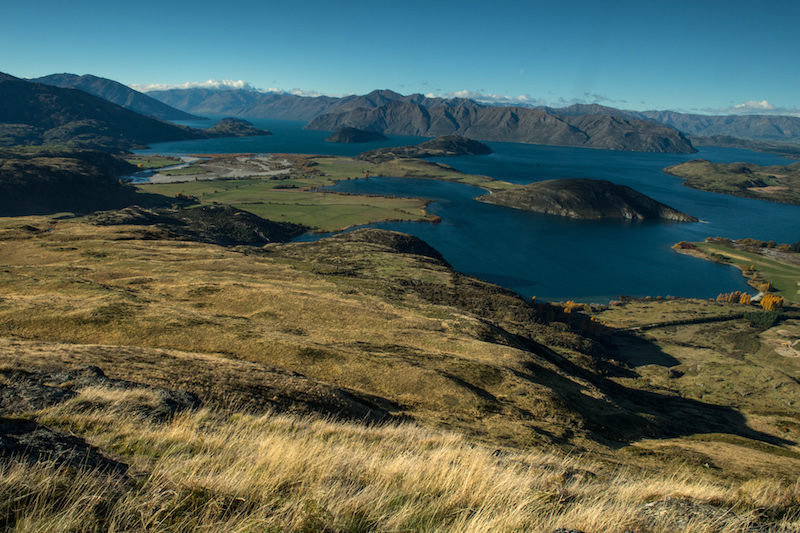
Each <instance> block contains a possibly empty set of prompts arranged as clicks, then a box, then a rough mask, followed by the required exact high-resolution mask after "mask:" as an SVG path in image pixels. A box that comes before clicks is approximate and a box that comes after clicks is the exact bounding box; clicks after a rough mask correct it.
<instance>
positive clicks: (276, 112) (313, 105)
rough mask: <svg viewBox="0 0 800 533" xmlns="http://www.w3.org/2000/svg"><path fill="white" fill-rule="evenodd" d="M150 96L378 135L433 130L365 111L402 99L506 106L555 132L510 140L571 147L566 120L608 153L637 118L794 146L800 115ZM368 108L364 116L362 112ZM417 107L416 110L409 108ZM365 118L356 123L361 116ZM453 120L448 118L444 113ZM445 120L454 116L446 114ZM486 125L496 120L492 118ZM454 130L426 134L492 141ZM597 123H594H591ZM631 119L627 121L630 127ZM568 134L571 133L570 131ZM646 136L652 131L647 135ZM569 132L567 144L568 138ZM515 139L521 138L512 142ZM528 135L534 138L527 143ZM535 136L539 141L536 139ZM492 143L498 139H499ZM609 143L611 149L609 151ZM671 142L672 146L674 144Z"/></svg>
mask: <svg viewBox="0 0 800 533" xmlns="http://www.w3.org/2000/svg"><path fill="white" fill-rule="evenodd" d="M147 94H148V95H149V96H152V97H153V98H155V99H157V100H160V101H162V102H164V103H167V104H169V105H171V106H173V107H176V108H178V109H181V110H184V111H187V112H189V113H195V114H208V115H233V116H241V117H249V118H271V119H282V120H298V121H305V122H308V121H312V120H313V119H317V118H318V117H320V118H319V119H318V121H317V122H316V123H315V124H312V125H309V128H314V129H317V128H323V129H331V130H332V129H336V128H335V127H333V125H334V124H344V122H347V121H348V120H350V121H351V123H349V124H346V125H347V126H348V127H357V128H362V129H369V128H368V127H366V126H367V124H368V123H370V122H371V123H372V124H371V127H372V128H373V129H375V131H379V132H381V133H393V131H406V132H410V131H418V132H422V131H427V130H428V129H429V128H428V127H424V128H423V127H420V125H419V124H417V125H416V126H415V125H413V124H402V120H401V118H402V117H398V116H394V117H386V118H384V117H377V114H372V115H370V114H369V113H368V112H367V111H365V110H369V109H376V108H381V107H383V106H386V105H388V104H393V103H395V102H403V103H407V104H415V105H417V106H419V107H421V108H425V109H428V108H438V107H444V108H449V109H455V108H464V109H481V108H489V109H508V110H512V111H510V113H509V114H505V113H503V112H501V111H494V112H492V114H491V117H494V119H495V120H498V119H502V118H508V119H509V120H512V121H513V120H519V119H520V117H524V118H523V120H528V121H529V122H530V123H531V124H530V125H529V127H534V125H535V126H536V127H541V126H546V125H548V124H549V125H551V126H554V127H555V128H556V131H553V132H550V133H542V132H538V133H537V134H536V135H533V136H531V135H529V134H526V133H525V129H526V128H527V127H528V126H526V125H522V126H513V125H509V124H498V126H499V127H501V128H506V129H508V128H509V127H510V129H512V130H514V133H513V135H510V137H507V138H504V140H509V141H510V142H542V141H541V139H542V138H543V139H545V140H546V139H548V138H549V139H552V140H553V141H554V142H555V143H557V144H560V143H562V142H572V141H570V139H569V137H570V136H571V134H570V133H569V132H565V131H564V130H563V125H562V123H566V124H567V125H569V126H574V127H576V128H578V129H579V130H581V131H583V132H584V133H585V134H587V135H589V136H590V137H593V140H592V141H591V142H588V144H587V141H586V140H585V139H584V140H583V141H580V137H581V135H580V133H579V132H572V133H573V134H576V135H577V136H576V137H574V138H573V141H575V140H578V144H577V145H578V146H596V147H600V148H610V149H635V148H619V147H618V148H615V147H614V146H615V145H616V146H625V145H626V144H627V142H622V141H619V140H617V139H616V138H615V137H614V135H615V134H621V135H623V136H624V135H625V134H626V133H633V134H635V135H636V134H638V131H639V125H638V124H636V123H635V122H634V121H647V122H651V123H654V124H659V125H663V126H667V127H669V128H671V129H674V130H677V131H679V132H681V133H683V134H684V135H687V136H703V137H711V136H729V137H736V138H739V139H745V140H754V141H770V142H789V143H800V117H788V116H778V115H719V116H708V115H696V114H687V113H678V112H675V111H625V110H621V109H615V108H612V107H606V106H601V105H597V104H591V105H583V104H578V105H573V106H569V107H565V108H551V107H538V108H533V109H528V108H521V107H512V106H489V105H487V104H483V103H479V102H475V101H472V100H466V99H452V100H447V99H442V98H430V97H426V96H423V95H421V94H414V95H409V96H403V95H400V94H397V93H395V92H392V91H388V90H383V91H373V92H371V93H369V94H367V95H364V96H346V97H343V98H333V97H329V96H320V97H302V96H295V95H289V94H275V93H259V92H255V91H246V90H235V91H230V90H223V91H221V90H208V89H172V90H169V91H152V92H148V93H147ZM358 109H362V111H357V110H358ZM399 109H400V108H398V107H395V108H391V109H387V110H386V112H387V113H388V114H389V115H391V114H393V113H394V114H396V113H397V111H398V110H399ZM406 109H409V110H412V111H413V109H412V108H406ZM529 111H538V112H541V113H544V114H546V115H549V116H553V117H557V118H558V119H559V121H555V122H552V121H551V122H548V121H546V120H545V119H541V118H538V119H536V120H534V119H533V118H532V117H534V116H535V115H531V114H529V113H528V112H529ZM343 112H353V114H352V115H350V116H349V117H346V118H345V117H341V116H339V117H328V118H325V119H322V118H321V115H325V114H330V113H336V114H339V115H340V114H341V113H343ZM358 115H360V116H361V118H359V119H358V120H356V118H357V116H358ZM443 115H447V113H443ZM581 116H609V117H614V118H616V119H618V120H619V121H621V122H615V121H610V120H606V121H594V120H589V119H582V120H580V121H577V122H576V121H573V120H572V118H578V117H581ZM565 117H571V118H565ZM443 118H445V119H446V120H450V121H451V123H452V119H453V118H455V117H452V118H451V117H447V116H444V117H443ZM432 120H433V121H434V122H436V121H438V120H439V119H438V118H437V117H434V118H433V119H432ZM487 120H490V121H491V120H492V119H489V118H487ZM413 121H419V118H417V117H415V116H413V115H412V116H410V117H409V122H413ZM455 122H457V123H458V125H457V126H456V124H455V123H453V124H452V127H451V128H449V129H448V128H445V127H444V125H443V123H441V122H440V123H439V124H437V125H436V126H431V128H432V131H431V132H430V133H425V134H423V133H420V134H422V135H428V136H436V135H443V134H450V133H457V134H460V135H464V136H466V137H470V138H473V139H478V140H492V139H490V138H489V137H486V136H485V135H486V134H487V133H486V128H487V127H488V124H481V125H480V126H481V128H479V129H480V130H481V135H484V136H483V137H479V136H478V133H477V132H475V131H459V130H460V129H461V130H463V129H468V128H473V126H472V125H471V123H472V121H471V120H470V123H469V125H468V124H462V123H460V122H459V121H458V120H456V121H455ZM591 122H594V124H590V123H591ZM626 122H627V124H626ZM567 129H569V128H567ZM603 129H605V130H606V131H605V133H604V134H605V135H607V136H610V137H609V138H608V139H605V140H602V141H601V138H598V137H597V135H598V133H601V132H602V130H603ZM644 131H645V133H644V135H643V136H644V138H647V137H648V136H649V135H650V134H649V133H646V131H647V130H644ZM503 135H506V133H504V132H502V131H498V132H497V136H498V137H500V136H503ZM565 135H566V137H567V138H566V139H564V136H565ZM514 138H516V139H517V140H512V139H514ZM525 138H528V139H529V140H523V139H525ZM536 139H539V140H538V141H537V140H536ZM494 140H499V139H497V138H494ZM711 142H713V141H712V140H707V141H705V142H703V144H709V143H711ZM634 144H641V145H643V146H644V145H647V142H644V141H643V140H640V141H637V143H634ZM603 145H605V146H603ZM668 145H669V143H668ZM653 149H656V150H659V151H660V148H659V147H658V143H656V146H653Z"/></svg>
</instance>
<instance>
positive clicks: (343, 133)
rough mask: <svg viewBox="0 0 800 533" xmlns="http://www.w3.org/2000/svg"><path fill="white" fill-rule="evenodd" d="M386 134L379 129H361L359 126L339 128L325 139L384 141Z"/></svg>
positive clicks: (336, 140) (365, 141) (340, 141)
mask: <svg viewBox="0 0 800 533" xmlns="http://www.w3.org/2000/svg"><path fill="white" fill-rule="evenodd" d="M384 140H386V135H384V134H382V133H378V132H377V131H368V130H360V129H358V128H339V129H338V130H336V131H334V132H333V135H330V136H329V137H327V138H326V139H325V142H329V143H368V142H373V141H384Z"/></svg>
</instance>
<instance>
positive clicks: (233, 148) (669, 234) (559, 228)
mask: <svg viewBox="0 0 800 533" xmlns="http://www.w3.org/2000/svg"><path fill="white" fill-rule="evenodd" d="M251 122H253V123H254V124H255V125H257V126H259V127H262V128H267V129H269V130H270V131H272V132H273V133H274V134H275V135H273V136H270V137H258V138H244V139H213V140H205V141H188V142H180V143H161V144H157V145H153V146H152V149H151V150H148V151H147V152H157V153H166V154H187V153H202V152H205V153H211V152H256V153H270V152H286V153H318V154H332V155H356V154H358V153H360V152H362V151H364V150H368V149H372V148H377V147H382V146H399V145H405V144H414V143H417V142H420V141H421V140H423V139H421V138H418V137H392V139H390V140H389V141H382V142H378V143H369V144H355V145H348V144H342V145H340V144H331V143H325V142H324V138H325V137H327V136H328V133H327V132H313V131H306V130H302V129H301V127H302V125H303V123H300V122H286V121H268V120H251ZM212 123H213V122H212ZM208 125H210V124H208ZM487 144H489V146H490V147H491V148H492V150H494V153H493V154H490V155H483V156H462V157H458V158H442V159H438V160H436V161H439V162H442V163H446V164H448V165H451V166H453V167H455V168H457V169H458V170H461V171H463V172H467V173H471V174H485V175H488V176H491V177H493V178H497V179H502V180H506V181H511V182H514V183H531V182H534V181H541V180H545V179H554V178H595V179H607V180H609V181H612V182H614V183H619V184H622V185H627V186H629V187H633V188H634V189H636V190H638V191H640V192H642V193H644V194H646V195H648V196H651V197H653V198H655V199H656V200H659V201H661V202H663V203H665V204H667V205H670V206H671V207H674V208H676V209H678V210H680V211H683V212H686V213H689V214H691V215H694V216H696V217H698V218H700V219H701V221H702V222H700V223H675V222H653V221H645V222H633V221H582V220H572V219H568V218H562V217H555V216H547V215H541V214H537V213H528V212H524V211H519V210H515V209H510V208H505V207H501V206H494V205H489V204H484V203H480V202H476V201H474V200H473V198H474V197H475V196H477V195H480V194H483V193H484V191H482V190H481V189H477V188H474V187H470V186H466V185H460V184H454V183H447V182H441V181H428V180H414V179H403V178H374V177H373V178H370V179H368V180H351V181H346V182H342V183H340V184H339V185H338V186H337V187H336V189H338V190H342V191H348V192H360V193H378V194H393V195H397V196H414V197H420V196H422V197H426V198H431V199H433V200H434V202H433V203H431V205H430V206H429V208H428V210H429V212H430V213H432V214H436V215H439V216H440V217H442V223H440V224H428V223H413V222H401V223H397V222H395V223H384V224H373V225H371V227H379V228H385V229H392V230H397V231H402V232H405V233H411V234H414V235H417V236H418V237H420V238H422V239H424V240H425V241H427V242H428V243H429V244H430V245H432V246H433V247H435V248H436V249H438V250H439V251H440V252H441V253H442V254H443V255H444V256H445V258H446V259H447V260H448V261H449V262H450V263H451V264H452V265H453V266H454V267H455V268H456V269H457V270H459V271H461V272H464V273H466V274H470V275H474V276H477V277H480V278H483V279H486V280H488V281H492V282H495V283H498V284H500V285H503V286H505V287H508V288H510V289H513V290H515V291H517V292H518V293H520V294H522V295H523V296H534V295H535V296H537V298H539V299H543V300H568V299H571V300H576V301H582V302H608V301H609V300H613V299H616V298H618V297H619V296H620V295H622V294H627V295H631V296H647V295H650V296H659V295H661V296H667V295H672V296H687V297H703V298H706V297H715V296H716V295H717V294H719V293H721V292H730V291H734V290H750V291H751V292H752V290H751V289H750V288H749V287H748V286H747V284H746V283H745V280H744V278H743V277H742V276H741V274H740V273H739V270H738V269H736V268H733V267H730V266H724V265H718V264H713V263H709V262H706V261H701V260H698V259H694V258H691V257H688V256H684V255H680V254H678V253H676V252H674V251H673V250H672V249H671V246H672V245H673V244H674V243H676V242H678V241H682V240H686V241H698V240H703V239H704V238H705V237H708V236H724V237H731V238H743V237H753V238H757V239H762V240H775V241H777V242H789V243H794V242H797V241H800V206H789V205H783V204H776V203H772V202H764V201H759V200H747V199H743V198H737V197H734V196H727V195H721V194H713V193H706V192H702V191H696V190H693V189H690V188H688V187H684V186H683V185H682V180H680V179H679V178H675V177H672V176H669V175H667V174H664V173H663V172H662V169H663V168H664V167H666V166H669V165H673V164H677V163H680V162H683V161H688V160H691V159H697V158H704V159H709V160H711V161H714V162H719V163H726V162H734V161H748V162H751V163H758V164H763V165H766V164H781V163H788V162H790V161H789V160H786V159H783V158H781V157H778V156H774V155H769V154H760V153H756V152H750V151H746V150H734V149H724V148H704V149H702V150H701V151H700V153H698V154H649V153H635V152H618V151H610V150H592V149H583V148H566V147H551V146H534V145H523V144H513V143H487ZM304 238H305V239H313V238H318V236H306V237H304Z"/></svg>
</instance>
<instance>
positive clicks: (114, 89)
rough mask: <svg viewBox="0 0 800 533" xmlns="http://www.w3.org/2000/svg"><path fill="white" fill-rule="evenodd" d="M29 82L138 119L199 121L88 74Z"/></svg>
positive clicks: (63, 75) (52, 77)
mask: <svg viewBox="0 0 800 533" xmlns="http://www.w3.org/2000/svg"><path fill="white" fill-rule="evenodd" d="M29 81H33V82H36V83H44V84H45V85H53V86H55V87H64V88H67V89H80V90H82V91H84V92H87V93H89V94H93V95H95V96H99V97H100V98H103V99H105V100H108V101H109V102H112V103H114V104H117V105H118V106H122V107H124V108H125V109H130V110H131V111H136V112H137V113H141V114H142V115H147V116H149V117H154V118H158V119H161V120H196V119H198V118H202V117H197V116H194V115H190V114H189V113H186V112H184V111H181V110H179V109H175V108H174V107H170V106H168V105H167V104H165V103H163V102H159V101H158V100H156V99H154V98H151V97H149V96H147V95H146V94H144V93H140V92H139V91H134V90H133V89H131V88H130V87H128V86H127V85H122V84H121V83H118V82H116V81H113V80H109V79H106V78H98V77H97V76H92V75H90V74H87V75H85V76H78V75H76V74H51V75H50V76H43V77H41V78H35V79H32V80H29Z"/></svg>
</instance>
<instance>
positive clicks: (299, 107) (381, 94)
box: [147, 89, 482, 122]
mask: <svg viewBox="0 0 800 533" xmlns="http://www.w3.org/2000/svg"><path fill="white" fill-rule="evenodd" d="M147 94H148V96H152V97H153V98H155V99H156V100H159V101H161V102H164V103H165V104H168V105H170V106H172V107H176V108H178V109H182V110H184V111H187V112H189V113H195V114H200V115H217V116H219V115H232V116H237V117H245V118H269V119H276V120H297V121H303V122H308V121H309V120H311V119H313V118H315V117H317V116H319V115H322V114H324V113H330V112H333V111H349V110H352V109H358V108H375V107H380V106H383V105H386V104H388V103H391V102H398V101H400V102H408V103H412V104H418V105H421V106H423V107H426V108H427V107H438V106H455V105H469V106H473V107H480V106H482V105H481V104H478V103H477V102H474V101H472V100H464V99H451V100H448V99H445V98H429V97H427V96H423V95H421V94H412V95H410V96H403V95H401V94H398V93H396V92H393V91H389V90H383V91H372V92H371V93H369V94H367V95H362V96H359V95H353V96H345V97H342V98H336V97H332V96H315V97H310V96H296V95H293V94H280V93H261V92H256V91H248V90H244V89H239V90H212V89H170V90H168V91H150V92H148V93H147Z"/></svg>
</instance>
